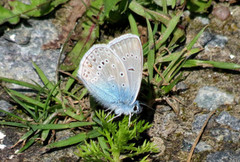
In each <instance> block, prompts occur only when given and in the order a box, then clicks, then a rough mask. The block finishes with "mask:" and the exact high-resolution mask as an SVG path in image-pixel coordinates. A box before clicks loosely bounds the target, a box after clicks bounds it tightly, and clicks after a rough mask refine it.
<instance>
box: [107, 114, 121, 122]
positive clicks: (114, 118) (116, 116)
mask: <svg viewBox="0 0 240 162" xmlns="http://www.w3.org/2000/svg"><path fill="white" fill-rule="evenodd" d="M121 115H122V114H118V115H117V116H114V117H113V118H112V119H109V120H108V121H107V122H110V121H112V120H113V119H115V118H117V117H119V116H121Z"/></svg>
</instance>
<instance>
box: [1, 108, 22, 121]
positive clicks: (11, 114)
mask: <svg viewBox="0 0 240 162" xmlns="http://www.w3.org/2000/svg"><path fill="white" fill-rule="evenodd" d="M0 112H2V113H5V114H7V115H9V116H12V117H13V118H16V119H18V120H21V121H26V120H24V119H23V118H21V117H19V116H17V115H15V114H13V113H11V112H7V111H5V110H3V109H0Z"/></svg>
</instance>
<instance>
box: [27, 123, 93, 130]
mask: <svg viewBox="0 0 240 162" xmlns="http://www.w3.org/2000/svg"><path fill="white" fill-rule="evenodd" d="M94 124H95V123H94V122H72V123H69V124H32V125H31V127H32V128H33V129H44V130H45V129H52V130H56V129H68V128H76V127H84V126H89V125H94Z"/></svg>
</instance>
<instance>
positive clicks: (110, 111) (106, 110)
mask: <svg viewBox="0 0 240 162" xmlns="http://www.w3.org/2000/svg"><path fill="white" fill-rule="evenodd" d="M107 110H109V109H107ZM107 110H105V112H106V111H107ZM112 112H113V110H111V111H110V112H109V113H108V114H107V116H106V117H105V118H104V119H107V117H108V116H109V115H110V114H111V113H112Z"/></svg>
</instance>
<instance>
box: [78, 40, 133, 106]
mask: <svg viewBox="0 0 240 162" xmlns="http://www.w3.org/2000/svg"><path fill="white" fill-rule="evenodd" d="M78 76H79V78H80V79H81V80H82V81H83V83H84V85H85V86H86V87H87V89H88V90H89V91H90V93H91V94H92V95H93V96H94V97H95V98H96V99H97V100H98V101H99V102H101V103H102V104H103V105H105V106H106V107H109V106H110V105H111V104H114V103H116V102H119V100H126V98H129V96H127V94H128V93H127V90H128V89H129V81H128V78H127V71H126V69H125V66H124V64H123V63H122V61H121V59H120V58H119V57H118V56H117V55H116V54H115V53H114V52H113V51H112V50H111V49H110V48H109V46H107V45H104V44H99V45H94V46H93V47H92V48H91V49H89V51H88V52H87V53H86V54H85V55H84V57H83V58H82V60H81V63H80V66H79V70H78ZM125 95H126V96H125Z"/></svg>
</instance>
